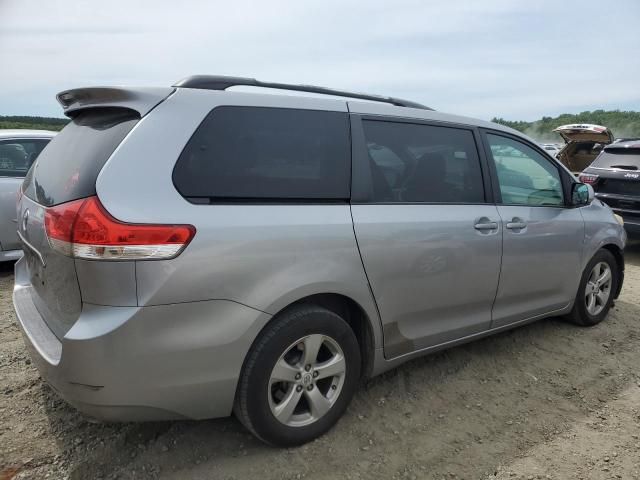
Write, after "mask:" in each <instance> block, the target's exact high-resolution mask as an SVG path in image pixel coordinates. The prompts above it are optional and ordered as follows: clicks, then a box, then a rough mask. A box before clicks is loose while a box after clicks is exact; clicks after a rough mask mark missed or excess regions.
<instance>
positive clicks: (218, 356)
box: [13, 262, 270, 421]
mask: <svg viewBox="0 0 640 480" xmlns="http://www.w3.org/2000/svg"><path fill="white" fill-rule="evenodd" d="M19 263H20V262H19ZM19 263H18V266H17V267H16V268H18V267H19ZM16 278H19V277H18V276H16ZM32 294H33V290H32V288H31V286H30V285H18V284H17V285H16V287H15V289H14V293H13V301H14V307H15V310H16V314H17V317H18V321H19V323H20V327H21V329H22V333H23V336H24V340H25V344H26V346H27V349H28V350H29V353H30V355H31V358H32V359H33V362H34V364H35V365H36V366H37V368H38V370H39V371H40V373H41V375H42V377H43V378H44V379H45V380H46V381H47V382H48V383H49V384H50V385H51V386H52V387H53V389H54V390H56V391H57V392H58V393H59V394H60V395H61V396H62V397H63V398H64V399H65V400H66V401H67V402H69V403H70V404H71V405H73V406H74V407H76V408H77V409H78V410H80V411H82V412H83V413H86V414H87V415H90V416H92V417H96V418H100V419H103V420H112V421H134V420H167V419H179V418H190V419H202V418H214V417H223V416H228V415H230V413H231V411H232V408H233V400H234V395H235V390H236V384H237V380H238V377H239V375H240V370H241V368H242V363H243V361H244V357H245V355H246V353H247V351H248V350H249V347H250V346H251V343H252V341H253V339H254V338H255V336H256V335H257V333H258V332H259V330H260V328H261V327H262V326H263V325H264V324H265V323H266V322H267V321H268V319H269V318H270V316H269V315H268V314H266V313H263V312H260V311H257V310H254V309H252V308H250V307H247V306H244V305H241V304H238V303H235V302H232V301H226V300H211V301H203V302H192V303H183V304H172V305H160V306H152V307H105V306H99V305H90V304H84V305H83V309H82V314H81V315H80V318H79V319H78V321H77V322H76V323H75V324H74V325H73V327H72V328H71V329H70V330H69V331H68V332H67V333H66V335H65V336H64V337H63V338H62V339H58V338H57V337H56V336H55V335H54V334H53V333H52V332H51V330H50V329H49V328H48V327H47V325H46V323H45V321H44V320H43V318H42V316H41V315H40V313H39V312H38V310H37V309H36V307H35V306H34V303H33V301H32V299H31V295H32Z"/></svg>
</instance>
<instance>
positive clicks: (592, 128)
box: [553, 123, 613, 145]
mask: <svg viewBox="0 0 640 480" xmlns="http://www.w3.org/2000/svg"><path fill="white" fill-rule="evenodd" d="M553 131H554V132H556V133H557V134H559V135H560V136H561V137H562V138H563V140H564V141H565V142H566V143H569V142H594V143H601V144H603V145H608V144H610V143H611V142H613V133H612V132H611V130H609V129H608V128H607V127H603V126H601V125H593V124H590V123H574V124H570V125H562V126H560V127H558V128H556V129H554V130H553Z"/></svg>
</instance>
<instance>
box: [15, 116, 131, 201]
mask: <svg viewBox="0 0 640 480" xmlns="http://www.w3.org/2000/svg"><path fill="white" fill-rule="evenodd" d="M138 120H139V116H138V114H137V113H136V112H133V111H132V110H128V109H121V108H101V109H93V110H86V111H81V112H80V113H79V114H78V115H77V116H75V117H74V118H73V120H72V121H71V122H69V124H67V126H66V127H64V129H62V131H61V132H60V133H59V134H58V135H56V137H55V138H54V139H53V140H52V141H51V143H49V145H48V146H47V148H46V149H45V150H43V152H42V155H40V156H39V157H38V159H37V160H36V163H35V164H34V167H33V168H32V169H31V170H29V174H28V175H27V177H26V178H25V182H24V193H25V195H27V196H28V197H29V198H31V199H33V200H35V201H36V202H38V203H40V204H42V205H45V206H51V205H57V204H59V203H64V202H69V201H71V200H76V199H78V198H83V197H88V196H90V195H94V194H95V193H96V178H97V177H98V173H100V170H102V167H103V166H104V164H105V162H106V161H107V160H108V158H109V157H110V156H111V154H112V153H113V151H114V150H115V149H116V147H117V146H118V145H119V144H120V142H121V141H122V140H123V139H124V137H125V136H126V135H127V133H129V132H130V131H131V129H132V128H133V126H134V125H135V124H136V122H137V121H138Z"/></svg>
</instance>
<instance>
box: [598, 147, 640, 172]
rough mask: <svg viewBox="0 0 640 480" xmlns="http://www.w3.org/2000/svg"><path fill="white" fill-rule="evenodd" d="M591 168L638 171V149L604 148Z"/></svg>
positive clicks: (639, 167) (639, 156) (639, 157)
mask: <svg viewBox="0 0 640 480" xmlns="http://www.w3.org/2000/svg"><path fill="white" fill-rule="evenodd" d="M591 166H592V167H599V168H621V169H624V170H640V148H620V147H618V148H613V147H612V148H605V149H604V151H603V152H602V153H601V154H600V155H599V156H598V158H596V159H595V160H594V162H593V164H592V165H591Z"/></svg>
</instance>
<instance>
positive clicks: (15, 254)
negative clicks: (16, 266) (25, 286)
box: [0, 250, 22, 262]
mask: <svg viewBox="0 0 640 480" xmlns="http://www.w3.org/2000/svg"><path fill="white" fill-rule="evenodd" d="M20 257H22V250H0V262H9V261H12V260H18V259H19V258H20Z"/></svg>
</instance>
